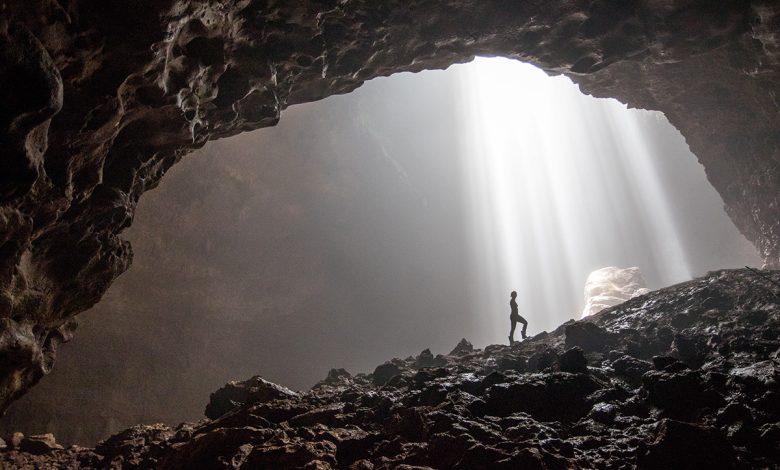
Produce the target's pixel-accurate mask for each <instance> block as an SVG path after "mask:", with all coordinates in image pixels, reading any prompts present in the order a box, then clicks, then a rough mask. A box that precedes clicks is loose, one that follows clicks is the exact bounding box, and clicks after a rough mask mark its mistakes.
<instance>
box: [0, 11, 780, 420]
mask: <svg viewBox="0 0 780 470" xmlns="http://www.w3.org/2000/svg"><path fill="white" fill-rule="evenodd" d="M0 8H2V9H1V10H0V11H1V12H2V17H0V95H1V97H2V102H3V103H4V106H3V110H2V111H1V112H0V128H2V130H0V148H2V155H3V156H2V160H1V163H0V286H2V293H1V294H0V319H2V320H1V323H0V325H2V326H0V329H1V330H0V351H2V356H0V409H5V407H7V405H8V404H9V403H10V402H11V401H13V400H14V399H15V398H17V397H18V396H20V395H21V394H22V393H24V391H25V390H27V389H28V388H29V387H30V386H32V385H34V384H35V383H36V382H37V381H38V380H39V379H40V378H41V377H42V376H43V375H44V374H46V373H48V372H49V371H50V370H51V367H52V365H53V361H54V357H55V354H56V349H57V345H58V344H59V343H61V342H63V341H67V340H68V339H70V337H71V335H72V331H73V329H74V325H75V324H74V323H73V322H72V321H71V320H72V319H73V317H74V316H75V315H76V314H78V313H79V312H82V311H84V310H86V309H87V308H89V307H90V306H92V305H93V304H94V303H95V302H97V301H98V300H99V299H100V297H101V296H102V294H103V293H104V292H105V290H106V289H107V288H108V286H109V285H110V284H111V283H112V281H113V280H114V279H115V278H116V276H118V275H119V274H121V273H122V272H123V271H125V270H126V269H127V268H128V266H129V265H130V262H131V259H132V250H131V248H130V245H129V243H127V242H126V241H124V240H123V239H122V238H121V237H120V233H121V232H122V230H124V229H125V228H127V227H128V226H129V225H130V224H131V222H132V219H133V213H134V210H135V206H136V204H137V203H138V198H139V197H140V195H141V194H142V193H143V192H144V191H146V190H148V189H150V188H153V187H154V186H155V185H156V184H157V182H158V181H159V179H160V178H161V177H162V175H163V174H164V173H165V171H166V170H167V169H168V168H170V166H171V165H173V164H174V163H176V162H177V161H178V160H179V159H180V158H181V157H182V156H183V155H185V154H186V153H188V152H189V151H191V150H192V149H195V148H199V147H201V146H202V145H203V144H204V143H205V142H206V141H208V140H210V139H214V138H218V137H225V136H229V135H234V134H236V133H239V132H244V131H247V130H251V129H256V128H260V127H265V126H271V125H274V124H275V123H276V122H277V121H278V120H279V117H280V115H281V111H282V110H283V109H284V108H285V107H287V106H289V105H292V104H296V103H302V102H307V101H313V100H317V99H321V98H323V97H325V96H328V95H332V94H339V93H347V92H349V91H351V90H353V89H355V88H356V87H358V86H360V84H361V83H363V82H364V81H365V80H368V79H370V78H373V77H376V76H382V75H388V74H392V73H395V72H399V71H417V70H423V69H431V68H444V67H447V66H448V65H450V64H452V63H456V62H464V61H468V60H470V59H471V58H472V57H473V56H474V55H501V56H506V57H510V58H515V59H518V60H523V61H527V62H532V63H534V64H536V65H538V66H540V67H542V68H543V69H545V70H547V71H548V72H550V73H564V74H567V75H569V76H570V77H571V78H572V79H573V80H575V81H576V82H577V83H579V84H580V85H581V87H582V89H583V90H584V91H585V92H587V93H590V94H594V95H596V96H611V97H615V98H618V99H620V100H621V101H623V102H626V103H628V104H629V105H631V106H636V107H643V108H648V109H657V110H660V111H663V112H664V113H665V114H666V115H667V117H668V118H669V120H670V121H671V122H672V123H673V124H674V125H675V126H676V127H677V128H678V129H680V131H681V132H682V133H683V135H684V136H685V137H686V139H687V141H688V143H689V145H690V146H691V149H692V150H693V151H694V153H695V154H696V155H697V156H698V158H699V159H700V161H701V162H702V164H703V165H704V166H705V168H706V171H707V174H708V177H709V179H710V181H711V183H712V184H713V186H714V187H715V188H716V189H717V190H718V191H719V193H720V194H721V195H722V197H723V199H724V201H725V203H726V208H727V211H728V213H729V215H730V216H731V218H732V220H733V221H734V222H735V224H736V225H737V227H738V228H739V229H740V230H741V231H742V232H743V233H744V234H745V235H746V237H748V239H750V240H751V241H752V242H753V243H754V244H755V245H756V246H757V247H758V249H759V250H760V252H761V254H762V256H763V257H764V259H765V260H766V263H767V265H769V266H774V267H777V266H778V265H780V217H778V215H780V214H778V211H780V192H779V191H777V189H778V187H780V185H778V179H779V178H780V169H779V167H778V160H779V159H780V151H779V150H778V147H779V146H780V145H779V143H780V132H778V129H777V121H778V119H777V118H778V101H777V100H778V98H777V95H778V93H777V91H778V90H777V88H778V67H779V66H778V60H779V53H778V47H777V44H778V43H780V40H779V39H780V38H778V35H779V34H780V33H778V31H780V27H778V25H779V24H780V19H779V18H780V15H779V14H778V13H779V12H780V9H779V8H778V7H777V6H776V4H775V3H774V2H769V1H752V2H746V1H743V2H725V1H724V2H711V1H679V2H656V1H634V2H617V1H615V2H610V1H595V2H530V1H529V2H519V1H510V0H494V1H479V2H477V1H473V0H450V1H444V2H442V1H416V2H414V1H413V2H408V1H387V2H380V3H378V2H371V1H352V0H350V1H325V0H323V1H293V2H290V1H284V2H282V1H278V2H277V1H272V0H267V1H248V0H237V1H224V2H206V1H171V0H166V1H152V0H146V1H139V2H132V3H128V2H122V1H120V0H111V1H98V0H92V1H71V2H67V3H66V2H56V1H51V0H32V1H21V0H20V1H12V2H6V3H5V4H3V5H2V7H0Z"/></svg>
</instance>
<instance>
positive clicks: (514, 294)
mask: <svg viewBox="0 0 780 470" xmlns="http://www.w3.org/2000/svg"><path fill="white" fill-rule="evenodd" d="M510 295H511V296H512V298H513V299H514V298H515V297H517V292H515V291H512V293H511V294H510Z"/></svg>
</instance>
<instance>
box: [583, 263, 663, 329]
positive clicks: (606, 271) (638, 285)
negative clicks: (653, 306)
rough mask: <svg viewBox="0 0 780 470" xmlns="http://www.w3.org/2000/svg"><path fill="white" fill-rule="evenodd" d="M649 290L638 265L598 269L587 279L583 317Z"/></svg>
mask: <svg viewBox="0 0 780 470" xmlns="http://www.w3.org/2000/svg"><path fill="white" fill-rule="evenodd" d="M648 292H650V290H649V289H648V288H647V283H646V282H645V280H644V278H643V277H642V273H641V272H640V271H639V268H637V267H632V268H617V267H615V266H609V267H606V268H601V269H597V270H595V271H593V272H592V273H590V274H589V275H588V279H587V280H586V281H585V308H583V309H582V317H581V318H585V317H587V316H590V315H593V314H595V313H599V312H600V311H602V310H604V309H605V308H608V307H613V306H615V305H618V304H621V303H623V302H625V301H626V300H629V299H631V298H633V297H636V296H638V295H642V294H646V293H648Z"/></svg>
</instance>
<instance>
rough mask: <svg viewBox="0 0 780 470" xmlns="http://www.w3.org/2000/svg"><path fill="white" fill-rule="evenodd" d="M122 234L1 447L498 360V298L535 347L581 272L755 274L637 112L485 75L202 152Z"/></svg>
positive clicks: (578, 295)
mask: <svg viewBox="0 0 780 470" xmlns="http://www.w3.org/2000/svg"><path fill="white" fill-rule="evenodd" d="M126 237H127V238H128V239H129V240H130V241H131V242H132V244H133V246H134V251H135V260H134V263H133V266H132V267H131V269H130V270H129V271H128V272H127V273H126V274H124V275H123V276H121V277H120V278H119V279H118V280H117V281H116V282H115V284H114V285H113V286H112V287H111V289H110V290H109V291H108V293H107V294H106V296H105V297H104V299H103V300H102V301H101V302H100V303H99V304H98V305H97V306H96V307H94V308H93V309H92V310H91V311H89V312H87V313H85V314H83V315H82V316H80V320H81V322H82V326H81V327H80V330H79V337H78V340H77V341H74V342H72V343H71V344H69V345H68V346H67V347H66V348H63V351H62V353H61V356H60V359H59V362H58V365H57V368H56V373H55V374H53V375H51V376H49V377H47V379H46V380H44V381H42V383H41V384H40V385H39V386H37V387H35V388H33V389H32V390H31V392H30V393H29V394H28V395H26V396H25V397H23V398H22V399H21V400H20V402H19V403H17V404H15V405H14V406H13V407H11V409H10V410H9V414H8V415H7V417H6V418H5V420H4V425H5V426H7V427H8V429H14V430H16V429H21V430H24V431H28V430H27V429H25V426H27V425H28V424H29V423H39V422H41V421H45V422H46V423H47V426H46V427H40V428H36V429H29V431H28V432H30V433H36V432H44V431H46V432H54V433H55V434H56V435H57V436H58V438H59V439H60V440H62V441H63V442H66V443H69V442H79V443H82V444H88V443H92V442H95V441H96V440H97V439H99V438H103V437H105V436H107V435H109V434H110V433H112V432H115V431H118V430H120V429H124V428H126V427H128V426H131V425H133V424H136V423H138V422H155V421H166V422H170V423H178V422H180V421H186V420H196V419H199V418H200V417H201V414H202V406H203V403H204V397H207V396H208V394H209V393H210V392H212V391H213V390H216V389H217V388H218V387H220V386H222V385H223V384H224V383H225V382H226V381H228V380H233V379H236V378H243V377H249V376H252V375H255V374H262V375H263V376H264V377H266V378H267V379H269V380H272V381H274V382H278V383H282V384H285V385H288V386H291V387H293V388H306V387H309V386H311V385H312V384H313V383H314V382H316V381H317V380H319V379H321V378H322V377H324V376H325V374H326V372H327V370H328V369H329V368H331V367H345V368H347V369H348V370H349V371H350V372H359V371H368V370H372V369H373V367H374V366H376V365H377V364H379V363H381V362H383V361H384V360H386V359H387V358H388V357H393V356H395V355H399V354H406V353H408V354H417V353H419V352H420V350H422V349H423V348H427V347H430V348H431V350H432V351H433V352H434V353H439V352H443V353H446V352H448V351H449V350H450V348H451V347H452V346H453V345H454V344H455V343H456V342H457V341H458V340H459V339H460V338H461V337H464V336H465V337H467V338H468V339H469V340H470V341H472V342H473V343H474V344H475V346H479V347H483V346H484V345H486V344H490V343H497V342H504V341H505V340H506V334H507V331H506V330H507V327H508V325H507V323H508V322H507V316H508V311H507V310H508V308H507V305H506V304H507V302H508V298H507V297H508V293H509V291H510V290H513V289H514V290H517V291H518V292H519V293H520V296H519V303H520V310H521V312H522V314H523V315H525V316H526V318H528V319H529V321H530V322H531V325H530V332H531V333H532V334H535V333H539V332H540V331H542V330H548V331H549V330H550V329H551V328H555V327H557V326H558V325H559V324H560V323H562V322H563V321H565V320H567V319H569V318H572V317H578V316H579V312H580V311H581V309H582V304H583V300H582V289H583V284H584V282H585V279H586V277H587V276H588V273H589V272H590V271H592V270H594V269H598V268H601V267H604V266H609V265H618V266H639V267H640V268H641V269H642V271H643V273H644V275H645V278H646V279H647V281H648V284H650V286H651V287H661V286H663V285H666V284H669V283H672V282H676V281H680V280H683V279H684V278H686V277H689V276H691V275H697V274H700V273H702V272H704V271H706V270H708V269H713V268H719V267H729V266H740V265H742V264H745V263H759V261H760V260H759V258H758V256H757V254H756V253H755V250H754V248H753V247H752V245H750V244H749V243H748V242H747V241H746V240H744V238H743V237H742V236H741V235H740V234H739V233H738V232H737V230H736V228H735V227H734V226H733V225H732V223H731V221H730V220H729V219H728V218H727V216H726V215H725V213H724V212H723V209H722V201H721V200H720V197H719V196H718V194H717V193H716V192H715V191H714V189H712V187H711V186H710V185H709V184H708V182H707V180H706V178H705V175H704V172H703V169H702V167H701V166H700V165H699V164H698V162H697V161H696V158H695V157H694V156H693V155H692V154H691V153H690V152H689V151H688V148H687V146H686V145H685V142H684V140H683V138H682V136H680V134H679V133H678V132H677V131H676V130H675V129H674V128H673V127H672V126H671V125H670V124H669V123H668V122H666V120H665V118H664V117H663V116H662V115H661V114H659V113H655V112H647V111H638V110H628V109H626V107H625V106H624V105H622V104H620V103H618V102H616V101H614V100H597V99H594V98H590V97H587V96H584V95H582V94H581V93H580V92H579V91H578V89H577V87H576V86H575V85H573V84H572V83H571V82H570V81H569V80H568V79H566V78H564V77H548V76H546V75H545V74H544V73H543V72H541V71H539V70H537V69H535V68H533V67H531V66H529V65H526V64H520V63H517V62H511V61H507V60H504V59H478V60H477V61H475V62H473V63H471V64H465V65H456V66H452V67H450V68H449V69H448V70H446V71H426V72H421V73H418V74H410V73H402V74H397V75H394V76H392V77H389V78H382V79H376V80H372V81H370V82H368V83H366V84H365V85H364V86H362V87H361V88H359V89H357V90H355V91H354V92H352V93H350V94H348V95H344V96H334V97H330V98H327V99H324V100H322V101H318V102H314V103H309V104H305V105H298V106H293V107H291V108H289V109H287V110H286V111H285V112H284V115H283V118H282V120H281V122H280V123H279V125H278V126H276V127H274V128H266V129H262V130H259V131H255V132H252V133H247V134H241V135H238V136H235V137H231V138H229V139H224V140H220V141H217V142H212V143H209V144H208V145H207V146H206V147H205V148H204V149H203V150H201V151H199V152H198V153H197V154H194V155H192V156H188V157H187V158H185V159H184V160H183V161H182V162H181V163H179V164H177V165H175V166H174V167H173V168H172V169H171V170H170V172H169V174H167V175H166V177H165V178H164V179H163V180H162V182H161V184H160V186H159V187H158V189H156V190H154V191H151V192H149V193H147V194H145V195H144V196H143V197H142V198H141V201H140V204H139V208H138V211H137V215H136V220H135V222H134V224H133V226H132V227H130V228H129V229H128V230H127V232H126ZM106 319H110V321H107V320H106ZM84 363H89V364H90V368H89V370H88V374H89V377H91V378H94V377H100V378H101V380H100V381H96V380H94V379H89V378H85V375H84V374H85V373H87V372H85V369H84V367H83V364H84ZM116 364H123V367H121V368H117V367H116ZM58 390H70V391H71V393H68V394H62V393H57V391H58ZM171 391H175V393H171ZM25 403H27V405H25ZM36 403H46V406H45V407H41V406H33V405H31V404H36ZM120 408H121V409H122V415H121V416H112V417H110V418H107V417H106V416H102V415H100V416H88V415H85V414H84V413H83V410H116V409H120ZM36 409H38V410H45V411H42V412H41V415H40V416H39V417H38V419H35V417H30V415H29V410H36ZM72 410H79V413H72Z"/></svg>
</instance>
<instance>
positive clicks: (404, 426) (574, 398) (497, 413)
mask: <svg viewBox="0 0 780 470" xmlns="http://www.w3.org/2000/svg"><path fill="white" fill-rule="evenodd" d="M778 283H780V271H760V272H753V271H749V270H727V271H718V272H713V273H710V274H708V275H706V276H704V277H702V278H699V279H696V280H693V281H690V282H686V283H682V284H678V285H676V286H672V287H669V288H666V289H662V290H659V291H655V292H651V293H649V294H646V295H643V296H640V297H637V298H635V299H632V300H630V301H628V302H626V303H624V304H621V305H619V306H616V307H613V308H610V309H607V310H605V311H603V312H601V313H599V314H597V315H594V316H592V317H589V318H587V319H586V320H582V321H578V322H575V321H570V322H567V323H565V324H563V325H561V326H560V327H559V328H558V329H556V330H555V331H553V332H551V333H541V334H539V335H536V336H534V337H532V338H529V339H527V340H525V341H523V342H522V343H516V344H515V345H513V346H504V345H491V346H488V347H486V348H485V349H484V350H479V349H474V348H473V347H472V345H471V344H469V343H468V342H467V341H466V340H463V341H461V342H460V344H458V345H457V346H456V347H455V349H454V350H453V351H452V352H450V353H449V354H447V355H436V356H434V355H433V354H432V353H431V352H430V351H428V350H425V351H423V352H422V353H420V355H419V356H417V357H409V358H406V359H393V360H391V361H389V362H387V363H385V364H382V365H380V366H378V367H377V368H376V369H375V370H374V372H373V373H371V374H358V375H355V376H352V375H350V374H349V373H348V372H346V371H344V370H343V369H334V370H332V371H331V372H330V373H329V374H328V377H327V378H326V379H324V380H323V381H321V382H320V383H318V384H317V385H316V386H314V387H313V388H312V389H311V390H310V391H308V392H305V393H299V392H294V391H292V390H289V389H287V388H285V387H282V386H280V385H276V384H273V383H270V382H267V381H265V380H263V379H262V378H260V377H253V378H251V379H249V380H247V381H245V382H234V383H230V384H227V385H226V386H225V387H223V388H222V389H220V390H218V391H216V392H215V393H213V394H212V396H211V400H210V402H209V404H208V406H207V407H206V411H205V413H206V416H207V417H208V419H204V420H202V421H200V422H198V423H185V424H181V425H179V426H178V427H175V428H172V427H169V426H166V425H162V424H154V425H139V426H135V427H132V428H130V429H127V430H125V431H123V432H120V433H118V434H116V435H114V436H111V437H110V438H108V439H106V440H105V441H103V442H101V443H99V444H98V445H97V446H96V447H95V448H94V449H87V448H81V447H75V446H74V447H71V448H68V449H63V448H62V447H61V446H59V445H57V444H56V442H55V440H54V438H53V436H51V435H45V436H31V437H24V436H22V435H20V434H16V435H14V436H10V437H9V438H8V439H6V440H5V442H4V443H3V444H4V446H5V448H4V449H3V450H2V451H0V467H2V468H28V467H29V468H163V469H178V468H239V467H240V468H253V469H255V468H308V469H327V468H350V469H390V468H394V469H395V468H397V469H411V468H429V467H431V468H446V469H450V468H452V469H480V468H490V469H502V468H507V469H508V468H539V469H542V468H551V469H558V468H560V469H566V468H659V469H660V468H710V469H714V468H777V467H778V466H779V465H780V457H778V456H780V386H778V374H779V373H780V369H779V366H780V284H778Z"/></svg>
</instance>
